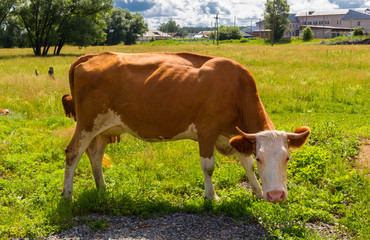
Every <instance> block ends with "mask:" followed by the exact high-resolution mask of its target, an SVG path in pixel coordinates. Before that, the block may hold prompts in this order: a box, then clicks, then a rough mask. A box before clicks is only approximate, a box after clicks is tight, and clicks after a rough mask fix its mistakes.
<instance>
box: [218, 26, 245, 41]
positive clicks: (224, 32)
mask: <svg viewBox="0 0 370 240" xmlns="http://www.w3.org/2000/svg"><path fill="white" fill-rule="evenodd" d="M218 38H219V40H228V39H240V38H242V33H241V32H240V29H239V28H238V27H235V26H221V27H219V28H218Z"/></svg>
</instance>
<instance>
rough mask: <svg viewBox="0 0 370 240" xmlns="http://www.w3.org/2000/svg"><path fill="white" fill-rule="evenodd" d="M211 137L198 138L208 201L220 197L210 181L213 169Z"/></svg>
mask: <svg viewBox="0 0 370 240" xmlns="http://www.w3.org/2000/svg"><path fill="white" fill-rule="evenodd" d="M214 142H215V141H212V140H211V138H205V139H204V140H201V139H200V140H199V152H200V165H201V168H202V171H203V176H204V188H205V196H206V198H208V199H209V200H210V201H213V200H217V201H219V202H221V199H220V198H219V197H218V196H217V194H216V192H215V189H214V187H213V183H212V174H213V171H214V169H215V147H214Z"/></svg>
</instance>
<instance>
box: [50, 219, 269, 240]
mask: <svg viewBox="0 0 370 240" xmlns="http://www.w3.org/2000/svg"><path fill="white" fill-rule="evenodd" d="M99 219H105V221H106V222H107V223H108V224H107V227H106V228H105V229H104V230H98V231H96V232H94V231H93V230H92V229H90V227H89V225H87V224H81V225H78V226H75V227H73V228H71V229H69V230H67V231H65V232H61V233H58V234H55V235H52V236H50V237H48V238H47V239H48V240H57V239H70V240H83V239H107V240H108V239H111V240H113V239H122V240H129V239H130V240H131V239H137V240H144V239H145V240H146V239H207V240H208V239H209V240H211V239H272V238H273V237H271V236H270V235H269V233H268V232H267V231H266V229H264V228H263V227H262V226H261V225H260V224H258V223H255V222H247V221H239V220H237V219H234V218H231V217H225V216H220V215H196V214H186V213H173V214H169V215H166V216H163V217H151V218H140V217H135V216H105V215H97V214H94V215H89V216H88V217H86V220H87V221H88V222H94V221H98V220H99ZM75 221H77V222H78V221H80V218H75ZM84 222H86V221H84Z"/></svg>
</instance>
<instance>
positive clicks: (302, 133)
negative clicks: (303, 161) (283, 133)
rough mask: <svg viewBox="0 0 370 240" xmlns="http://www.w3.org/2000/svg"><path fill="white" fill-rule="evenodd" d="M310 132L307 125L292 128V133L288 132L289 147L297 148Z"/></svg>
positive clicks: (305, 140) (304, 141)
mask: <svg viewBox="0 0 370 240" xmlns="http://www.w3.org/2000/svg"><path fill="white" fill-rule="evenodd" d="M310 134H311V129H310V128H309V127H298V128H297V129H296V130H294V133H288V134H287V136H288V139H289V141H288V142H289V148H290V149H293V150H294V149H298V148H300V147H302V146H303V145H304V144H305V143H306V142H307V140H308V137H309V136H310Z"/></svg>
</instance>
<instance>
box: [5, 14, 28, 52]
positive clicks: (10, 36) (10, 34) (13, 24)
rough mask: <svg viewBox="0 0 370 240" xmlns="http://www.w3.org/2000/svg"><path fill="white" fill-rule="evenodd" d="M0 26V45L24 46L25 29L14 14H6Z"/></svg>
mask: <svg viewBox="0 0 370 240" xmlns="http://www.w3.org/2000/svg"><path fill="white" fill-rule="evenodd" d="M3 26H4V27H3V28H2V27H0V46H2V47H4V48H12V47H26V46H27V43H26V39H27V36H26V34H25V29H24V28H23V27H22V25H21V24H20V23H19V22H18V19H17V18H16V17H15V16H8V17H7V18H6V19H5V21H3Z"/></svg>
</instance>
